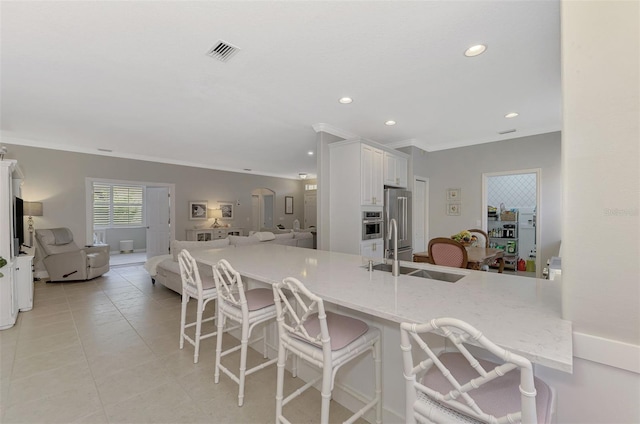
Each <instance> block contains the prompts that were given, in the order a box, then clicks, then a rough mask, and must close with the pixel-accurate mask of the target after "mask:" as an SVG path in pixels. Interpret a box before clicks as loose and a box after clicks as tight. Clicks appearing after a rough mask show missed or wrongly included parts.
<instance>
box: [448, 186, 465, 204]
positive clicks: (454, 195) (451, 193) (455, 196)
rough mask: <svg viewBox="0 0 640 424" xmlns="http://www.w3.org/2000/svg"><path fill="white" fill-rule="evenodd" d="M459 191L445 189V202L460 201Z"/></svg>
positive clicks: (457, 189) (456, 189)
mask: <svg viewBox="0 0 640 424" xmlns="http://www.w3.org/2000/svg"><path fill="white" fill-rule="evenodd" d="M461 194H462V193H461V190H460V189H459V188H448V189H447V202H459V201H460V200H461Z"/></svg>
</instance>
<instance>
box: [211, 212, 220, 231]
mask: <svg viewBox="0 0 640 424" xmlns="http://www.w3.org/2000/svg"><path fill="white" fill-rule="evenodd" d="M211 218H215V219H216V220H215V221H213V225H212V226H211V228H218V227H220V224H219V223H218V218H222V209H211Z"/></svg>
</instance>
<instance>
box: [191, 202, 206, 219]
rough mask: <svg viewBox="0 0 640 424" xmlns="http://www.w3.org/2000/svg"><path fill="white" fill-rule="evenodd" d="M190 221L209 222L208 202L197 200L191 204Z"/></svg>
mask: <svg viewBox="0 0 640 424" xmlns="http://www.w3.org/2000/svg"><path fill="white" fill-rule="evenodd" d="M189 219H190V220H192V221H206V220H207V201H206V200H195V201H191V202H189Z"/></svg>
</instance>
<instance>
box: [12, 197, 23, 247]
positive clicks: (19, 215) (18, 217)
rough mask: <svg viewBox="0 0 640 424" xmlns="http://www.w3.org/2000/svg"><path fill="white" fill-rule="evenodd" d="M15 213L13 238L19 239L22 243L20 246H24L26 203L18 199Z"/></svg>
mask: <svg viewBox="0 0 640 424" xmlns="http://www.w3.org/2000/svg"><path fill="white" fill-rule="evenodd" d="M13 212H14V213H13V236H14V237H15V238H17V239H18V243H20V244H19V245H18V246H22V245H23V244H24V202H23V201H22V199H21V198H19V197H16V202H15V207H14V208H13ZM16 254H17V253H16Z"/></svg>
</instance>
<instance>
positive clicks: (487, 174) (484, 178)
mask: <svg viewBox="0 0 640 424" xmlns="http://www.w3.org/2000/svg"><path fill="white" fill-rule="evenodd" d="M520 174H536V255H537V257H536V278H541V277H540V276H541V275H542V263H541V262H542V261H541V260H539V259H540V253H541V252H542V250H541V249H538V246H540V245H541V244H542V243H541V241H542V236H541V231H540V228H542V212H543V208H542V196H541V189H540V186H541V185H542V184H541V182H542V168H530V169H515V170H513V171H500V172H483V173H482V230H483V231H485V232H486V231H487V219H488V213H487V207H488V206H489V203H488V201H487V194H488V193H487V192H488V182H489V177H502V176H507V175H520ZM518 251H520V246H518Z"/></svg>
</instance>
